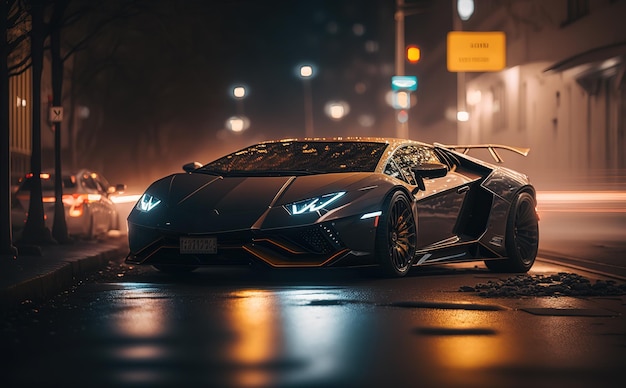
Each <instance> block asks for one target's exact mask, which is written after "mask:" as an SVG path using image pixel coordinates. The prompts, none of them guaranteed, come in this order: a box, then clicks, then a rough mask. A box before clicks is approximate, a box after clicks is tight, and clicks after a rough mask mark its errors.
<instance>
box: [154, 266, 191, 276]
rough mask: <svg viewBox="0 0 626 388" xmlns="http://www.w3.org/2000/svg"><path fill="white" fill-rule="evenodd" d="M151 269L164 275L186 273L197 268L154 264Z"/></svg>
mask: <svg viewBox="0 0 626 388" xmlns="http://www.w3.org/2000/svg"><path fill="white" fill-rule="evenodd" d="M152 267H154V268H155V269H157V270H159V271H161V272H166V273H179V274H180V273H188V272H192V271H194V270H196V269H197V268H198V267H195V266H193V265H175V264H154V265H153V266H152Z"/></svg>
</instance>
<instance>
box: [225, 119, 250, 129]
mask: <svg viewBox="0 0 626 388" xmlns="http://www.w3.org/2000/svg"><path fill="white" fill-rule="evenodd" d="M249 126H250V120H248V118H247V117H246V116H231V117H229V118H228V120H226V128H228V129H229V130H231V131H233V132H243V131H245V130H246V129H248V127H249Z"/></svg>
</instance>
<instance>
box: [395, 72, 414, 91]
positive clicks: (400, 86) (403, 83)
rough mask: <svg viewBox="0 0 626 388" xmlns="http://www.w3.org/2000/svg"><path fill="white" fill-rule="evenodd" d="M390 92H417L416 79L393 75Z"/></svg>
mask: <svg viewBox="0 0 626 388" xmlns="http://www.w3.org/2000/svg"><path fill="white" fill-rule="evenodd" d="M391 90H394V91H395V90H410V91H412V92H414V91H416V90H417V77H415V76H412V75H394V76H393V77H391Z"/></svg>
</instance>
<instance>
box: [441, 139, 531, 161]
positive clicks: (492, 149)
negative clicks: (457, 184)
mask: <svg viewBox="0 0 626 388" xmlns="http://www.w3.org/2000/svg"><path fill="white" fill-rule="evenodd" d="M434 145H435V147H439V148H447V149H449V150H454V151H459V152H461V153H463V154H467V153H468V152H469V150H472V149H477V148H479V149H487V150H489V153H490V154H491V156H492V157H493V159H494V160H495V161H496V162H498V163H502V162H504V159H502V158H501V157H500V155H499V154H498V152H497V151H496V149H502V150H507V151H512V152H515V153H516V154H519V155H522V156H527V155H528V152H530V148H522V147H511V146H507V145H501V144H474V145H446V144H441V143H435V144H434Z"/></svg>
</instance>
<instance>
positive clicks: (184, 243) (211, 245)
mask: <svg viewBox="0 0 626 388" xmlns="http://www.w3.org/2000/svg"><path fill="white" fill-rule="evenodd" d="M180 253H182V254H194V253H196V254H198V253H202V254H214V253H217V239H216V238H215V237H181V238H180Z"/></svg>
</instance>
